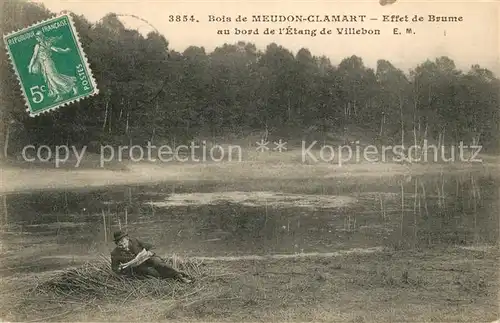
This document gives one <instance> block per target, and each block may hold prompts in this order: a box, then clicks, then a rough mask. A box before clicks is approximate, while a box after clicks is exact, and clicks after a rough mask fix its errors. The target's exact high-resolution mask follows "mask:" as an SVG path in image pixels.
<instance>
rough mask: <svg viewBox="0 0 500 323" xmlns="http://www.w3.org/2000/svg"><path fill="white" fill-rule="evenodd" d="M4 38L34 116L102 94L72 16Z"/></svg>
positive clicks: (27, 103) (34, 26) (29, 109)
mask: <svg viewBox="0 0 500 323" xmlns="http://www.w3.org/2000/svg"><path fill="white" fill-rule="evenodd" d="M3 38H4V42H5V46H6V47H7V52H8V54H9V56H10V60H11V63H12V65H13V68H14V71H15V73H16V75H17V77H18V80H19V83H20V86H21V89H22V91H23V95H24V99H25V101H26V105H27V107H28V108H27V111H28V112H29V114H30V116H32V117H34V116H37V115H39V114H42V113H46V112H48V111H51V110H55V109H57V108H59V107H62V106H65V105H68V104H70V103H73V102H76V101H79V100H81V99H83V98H86V97H89V96H92V95H96V94H98V93H99V90H98V88H97V84H96V81H95V79H94V77H93V75H92V70H91V69H90V66H89V63H88V60H87V57H86V55H85V53H84V52H83V48H82V46H81V43H80V40H79V38H78V33H77V31H76V28H75V26H74V23H73V20H72V18H71V16H70V15H69V14H66V13H65V14H62V15H59V16H56V17H54V18H51V19H48V20H44V21H41V22H38V23H36V24H34V25H32V26H30V27H27V28H24V29H22V30H19V31H15V32H12V33H10V34H7V35H4V36H3Z"/></svg>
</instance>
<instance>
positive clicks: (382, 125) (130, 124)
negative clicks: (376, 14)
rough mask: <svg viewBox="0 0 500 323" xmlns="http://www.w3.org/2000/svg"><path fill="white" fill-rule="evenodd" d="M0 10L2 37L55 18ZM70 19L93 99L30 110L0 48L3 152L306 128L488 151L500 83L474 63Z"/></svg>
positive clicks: (112, 19) (15, 8)
mask: <svg viewBox="0 0 500 323" xmlns="http://www.w3.org/2000/svg"><path fill="white" fill-rule="evenodd" d="M2 10H3V19H2V21H1V26H0V29H1V30H2V33H8V32H11V31H14V30H18V29H20V28H24V27H26V26H29V25H31V24H33V23H35V22H37V21H40V20H43V19H47V18H50V17H51V16H52V15H54V14H55V13H51V12H50V11H49V10H47V9H46V8H45V7H44V6H43V5H40V4H33V3H28V2H26V1H13V0H8V1H5V2H4V3H3V8H2ZM73 19H74V21H75V25H76V28H77V30H78V33H79V36H80V40H81V42H82V45H83V48H84V51H85V53H86V54H87V57H88V59H89V62H90V66H91V69H92V71H93V73H94V77H95V79H96V81H97V85H98V88H99V90H100V93H99V95H97V96H94V97H91V98H87V99H85V100H82V101H80V102H78V103H74V104H72V105H69V106H66V107H64V108H60V109H58V110H56V111H55V112H51V113H49V114H44V115H42V116H39V117H35V118H32V117H30V116H29V114H28V112H26V106H25V105H24V99H23V97H22V93H21V89H20V86H19V83H18V81H17V79H16V76H15V73H14V71H13V69H12V66H11V64H10V62H9V58H8V56H7V53H6V51H5V50H2V51H0V64H1V66H0V69H1V75H2V79H1V82H2V86H1V95H0V100H1V102H0V107H1V109H0V113H1V116H0V120H1V121H2V123H1V125H0V143H1V146H2V147H3V149H1V150H0V151H1V152H2V156H3V157H6V156H13V155H16V154H18V153H19V152H20V150H21V149H22V147H23V146H25V145H27V144H34V145H49V146H51V145H61V144H67V145H75V146H78V145H87V146H89V149H92V148H91V147H93V145H95V146H98V145H108V144H111V145H120V144H138V145H144V144H145V143H146V142H148V141H151V142H153V143H160V142H164V141H166V140H172V138H176V140H177V142H182V141H190V140H193V138H224V137H228V136H233V137H234V136H236V137H244V136H245V135H246V134H249V133H252V132H255V131H266V132H270V133H274V134H280V135H283V136H284V135H286V136H288V137H293V136H295V137H299V138H300V137H301V136H302V135H303V134H304V133H307V132H311V131H313V132H316V133H318V134H325V133H331V134H334V135H335V136H340V137H342V136H345V135H346V134H352V133H356V132H362V133H363V134H365V135H368V136H369V137H370V138H372V140H373V143H384V144H394V143H401V142H403V143H404V144H405V145H411V144H413V143H414V142H417V140H418V141H419V142H420V140H422V139H424V138H425V139H427V140H429V142H434V143H437V144H458V143H459V142H460V141H463V142H464V143H466V144H471V143H476V144H477V143H479V144H481V145H482V146H483V148H484V149H483V151H488V152H495V151H496V150H497V148H498V145H497V140H498V133H499V126H498V107H499V102H498V100H499V98H498V93H499V80H498V79H497V78H496V76H495V75H494V74H493V73H492V71H490V70H488V69H486V68H483V67H481V66H479V65H477V64H474V62H471V66H470V69H469V70H468V71H461V70H458V69H457V68H456V66H455V64H454V62H453V60H451V59H450V58H448V57H437V58H429V59H428V60H426V61H424V62H422V63H421V64H419V65H418V66H415V67H414V68H412V69H411V70H409V72H404V71H403V70H401V69H399V68H397V67H396V66H394V65H393V64H391V62H389V61H387V60H384V59H383V58H381V59H379V60H378V62H377V65H376V67H375V68H369V67H367V66H365V64H364V62H363V58H362V57H359V56H356V55H352V56H351V57H346V58H343V59H342V60H341V61H340V63H339V64H338V65H334V64H332V63H331V61H330V59H329V58H327V57H325V56H322V55H321V53H311V52H310V51H309V50H308V49H307V48H302V49H301V50H299V51H298V52H297V53H293V52H291V51H290V50H288V49H286V48H284V47H282V46H280V45H279V44H276V43H271V44H269V45H268V46H267V48H265V49H263V50H259V49H257V48H256V46H255V45H254V44H251V43H247V42H242V41H240V42H238V43H235V44H221V45H220V46H219V47H217V48H216V49H215V50H214V51H212V52H209V53H207V52H206V50H205V49H204V48H203V47H198V46H196V45H192V46H190V47H189V48H187V49H185V50H184V51H183V52H177V51H175V50H173V49H171V48H169V42H168V39H166V38H165V37H164V36H162V35H161V34H159V33H157V32H151V33H149V34H148V35H147V36H143V35H142V34H140V33H139V32H138V31H137V30H128V29H126V28H125V27H124V25H123V24H122V23H121V22H120V19H119V17H118V16H117V15H116V14H113V13H109V14H107V15H106V16H105V17H103V18H102V19H101V20H100V21H99V22H97V23H90V22H89V21H88V20H87V19H86V18H85V17H84V16H78V15H73ZM2 41H3V40H2ZM2 48H4V49H5V44H3V43H2Z"/></svg>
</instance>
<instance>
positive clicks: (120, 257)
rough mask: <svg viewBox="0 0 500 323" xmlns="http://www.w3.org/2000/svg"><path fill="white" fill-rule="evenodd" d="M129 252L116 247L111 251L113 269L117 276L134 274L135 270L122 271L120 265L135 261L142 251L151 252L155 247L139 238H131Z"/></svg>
mask: <svg viewBox="0 0 500 323" xmlns="http://www.w3.org/2000/svg"><path fill="white" fill-rule="evenodd" d="M129 239H130V240H129V246H128V249H129V250H128V251H127V250H123V249H121V248H118V247H116V248H115V249H114V250H113V251H111V269H112V270H113V271H114V272H115V273H117V274H132V273H133V268H130V267H128V268H126V269H124V270H122V271H120V270H119V269H118V267H119V266H120V263H126V262H129V261H130V260H132V259H134V258H135V257H136V256H137V255H138V254H139V252H141V251H142V249H146V250H151V249H152V248H153V245H152V244H150V243H146V242H142V241H141V240H139V239H137V238H129Z"/></svg>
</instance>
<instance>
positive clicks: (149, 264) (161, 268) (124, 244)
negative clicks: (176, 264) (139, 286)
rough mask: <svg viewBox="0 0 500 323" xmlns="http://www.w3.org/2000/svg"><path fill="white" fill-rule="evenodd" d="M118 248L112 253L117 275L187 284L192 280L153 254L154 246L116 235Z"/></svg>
mask: <svg viewBox="0 0 500 323" xmlns="http://www.w3.org/2000/svg"><path fill="white" fill-rule="evenodd" d="M114 240H115V243H116V248H115V249H114V250H113V251H112V252H111V268H112V269H113V271H114V272H115V273H117V274H124V275H129V276H152V277H157V278H174V279H177V280H179V281H182V282H185V283H191V282H192V279H191V278H190V277H189V276H188V275H186V274H185V273H183V272H180V271H177V270H175V269H173V268H171V267H170V266H168V265H167V264H166V263H165V261H164V260H163V259H161V258H160V257H158V256H157V255H155V254H154V253H153V252H151V249H152V248H153V246H152V245H151V244H149V243H145V242H142V241H141V240H139V239H136V238H131V237H129V236H128V234H127V233H124V232H121V231H117V232H115V233H114Z"/></svg>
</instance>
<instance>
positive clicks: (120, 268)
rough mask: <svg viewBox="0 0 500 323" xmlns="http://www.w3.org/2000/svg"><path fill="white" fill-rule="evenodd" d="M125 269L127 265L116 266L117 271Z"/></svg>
mask: <svg viewBox="0 0 500 323" xmlns="http://www.w3.org/2000/svg"><path fill="white" fill-rule="evenodd" d="M126 267H127V265H125V264H124V263H120V265H118V270H119V271H122V270H123V269H125V268H126Z"/></svg>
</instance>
